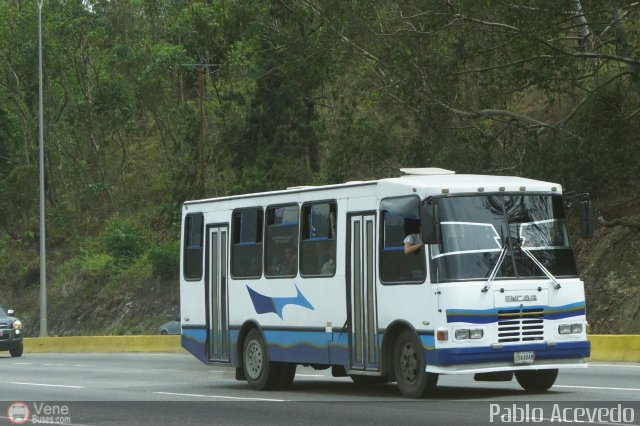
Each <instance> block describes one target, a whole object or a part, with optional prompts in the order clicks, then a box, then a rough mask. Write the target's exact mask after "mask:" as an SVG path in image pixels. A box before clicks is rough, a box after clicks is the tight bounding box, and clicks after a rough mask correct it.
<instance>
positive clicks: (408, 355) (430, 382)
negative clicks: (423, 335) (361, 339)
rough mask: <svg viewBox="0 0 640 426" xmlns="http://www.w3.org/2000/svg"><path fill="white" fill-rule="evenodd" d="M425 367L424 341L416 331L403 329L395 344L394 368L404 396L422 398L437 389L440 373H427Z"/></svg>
mask: <svg viewBox="0 0 640 426" xmlns="http://www.w3.org/2000/svg"><path fill="white" fill-rule="evenodd" d="M425 368H426V365H425V360H424V349H423V347H422V342H421V341H420V339H419V338H418V336H416V334H415V333H414V332H412V331H409V330H404V331H402V332H401V333H400V335H399V336H398V338H397V340H396V343H395V346H394V351H393V369H394V373H395V377H396V381H397V383H398V388H399V389H400V392H401V393H402V394H403V395H404V396H407V397H409V398H422V397H424V396H427V395H428V394H430V393H432V392H433V391H434V390H435V388H436V385H437V384H438V375H437V374H434V373H427V372H426V371H425Z"/></svg>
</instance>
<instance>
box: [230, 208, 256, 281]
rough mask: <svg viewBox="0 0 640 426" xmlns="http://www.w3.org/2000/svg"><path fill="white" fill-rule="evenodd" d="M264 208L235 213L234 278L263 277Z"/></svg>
mask: <svg viewBox="0 0 640 426" xmlns="http://www.w3.org/2000/svg"><path fill="white" fill-rule="evenodd" d="M263 222H264V213H263V212H262V208H251V209H243V210H236V211H234V212H233V224H232V228H231V232H232V244H231V275H232V276H233V277H234V278H259V277H260V276H262V225H263Z"/></svg>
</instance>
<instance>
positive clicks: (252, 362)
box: [244, 340, 263, 380]
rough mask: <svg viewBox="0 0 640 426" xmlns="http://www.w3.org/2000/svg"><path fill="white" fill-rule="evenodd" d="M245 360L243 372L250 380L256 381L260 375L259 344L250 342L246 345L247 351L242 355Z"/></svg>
mask: <svg viewBox="0 0 640 426" xmlns="http://www.w3.org/2000/svg"><path fill="white" fill-rule="evenodd" d="M244 359H245V372H246V374H247V375H248V376H249V377H250V378H251V379H254V380H255V379H257V378H258V377H260V374H261V373H262V364H263V361H262V348H261V347H260V344H259V343H258V342H256V341H255V340H252V341H250V342H249V344H248V345H247V350H246V351H245V354H244Z"/></svg>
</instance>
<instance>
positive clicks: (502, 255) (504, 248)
mask: <svg viewBox="0 0 640 426" xmlns="http://www.w3.org/2000/svg"><path fill="white" fill-rule="evenodd" d="M506 254H507V245H506V244H505V245H504V246H502V249H500V255H499V256H498V260H497V261H496V264H495V265H494V266H493V269H492V270H491V274H489V279H487V282H486V283H484V287H482V290H481V291H482V292H483V293H486V292H487V290H489V287H491V284H492V283H493V280H494V279H495V278H496V275H498V271H499V270H500V267H501V266H502V262H504V258H505V255H506Z"/></svg>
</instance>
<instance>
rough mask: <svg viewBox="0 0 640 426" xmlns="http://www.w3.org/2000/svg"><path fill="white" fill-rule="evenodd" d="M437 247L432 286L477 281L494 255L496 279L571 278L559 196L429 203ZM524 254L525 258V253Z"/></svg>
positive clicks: (488, 197) (461, 198)
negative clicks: (437, 232)
mask: <svg viewBox="0 0 640 426" xmlns="http://www.w3.org/2000/svg"><path fill="white" fill-rule="evenodd" d="M433 203H434V204H435V208H436V211H437V217H438V220H439V224H440V235H441V243H440V244H438V245H435V244H434V245H431V250H430V253H431V255H430V258H431V271H432V282H436V281H439V282H444V281H458V280H481V279H486V278H487V277H489V275H490V274H491V271H492V269H493V268H494V266H495V265H496V263H497V261H498V257H499V256H500V251H501V250H502V248H503V247H504V248H506V257H505V259H504V261H503V262H502V265H501V266H500V268H499V270H498V271H497V275H496V279H500V278H539V277H544V276H545V274H544V272H543V271H542V270H541V268H540V267H539V266H537V265H536V264H535V262H533V260H532V259H530V257H529V256H528V255H527V254H530V255H532V256H534V257H535V258H536V259H537V260H538V261H539V262H540V263H541V264H542V265H543V266H544V267H545V268H546V269H547V270H548V271H549V272H550V273H551V274H553V275H554V276H564V277H567V276H576V275H577V271H576V265H575V259H574V257H573V251H572V250H571V245H570V243H569V236H568V232H567V224H566V220H565V214H564V205H563V202H562V197H561V196H560V195H522V194H500V195H470V196H449V197H442V198H437V199H435V200H433ZM525 251H526V252H527V253H525Z"/></svg>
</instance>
